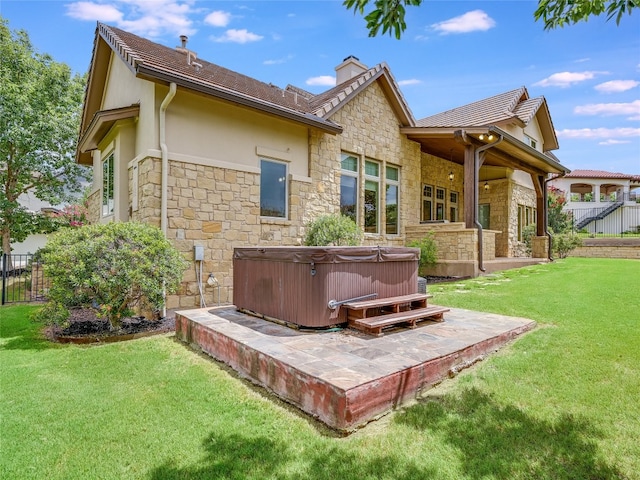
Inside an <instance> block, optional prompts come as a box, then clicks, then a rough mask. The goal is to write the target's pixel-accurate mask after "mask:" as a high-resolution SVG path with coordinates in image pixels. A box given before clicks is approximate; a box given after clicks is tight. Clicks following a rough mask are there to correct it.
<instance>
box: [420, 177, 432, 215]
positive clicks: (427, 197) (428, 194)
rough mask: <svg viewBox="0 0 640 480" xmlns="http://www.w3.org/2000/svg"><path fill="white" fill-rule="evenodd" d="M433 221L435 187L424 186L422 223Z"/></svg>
mask: <svg viewBox="0 0 640 480" xmlns="http://www.w3.org/2000/svg"><path fill="white" fill-rule="evenodd" d="M430 220H433V186H432V185H422V221H423V222H428V221H430Z"/></svg>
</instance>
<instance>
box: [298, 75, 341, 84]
mask: <svg viewBox="0 0 640 480" xmlns="http://www.w3.org/2000/svg"><path fill="white" fill-rule="evenodd" d="M305 83H306V84H307V85H314V86H317V85H321V86H325V87H327V86H328V87H333V86H335V84H336V77H332V76H331V75H321V76H319V77H311V78H308V79H307V81H306V82H305Z"/></svg>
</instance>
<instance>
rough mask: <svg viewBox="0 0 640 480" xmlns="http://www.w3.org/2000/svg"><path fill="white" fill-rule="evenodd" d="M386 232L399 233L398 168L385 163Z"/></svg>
mask: <svg viewBox="0 0 640 480" xmlns="http://www.w3.org/2000/svg"><path fill="white" fill-rule="evenodd" d="M385 190H386V191H385V213H386V234H387V235H398V234H399V233H400V213H399V212H400V169H399V168H398V167H392V166H390V165H387V167H386V169H385Z"/></svg>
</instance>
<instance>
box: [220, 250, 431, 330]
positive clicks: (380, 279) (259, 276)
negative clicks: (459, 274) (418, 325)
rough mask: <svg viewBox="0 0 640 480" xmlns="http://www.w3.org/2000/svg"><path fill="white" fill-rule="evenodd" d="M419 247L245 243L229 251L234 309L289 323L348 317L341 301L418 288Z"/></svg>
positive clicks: (321, 323)
mask: <svg viewBox="0 0 640 480" xmlns="http://www.w3.org/2000/svg"><path fill="white" fill-rule="evenodd" d="M419 254H420V251H419V250H418V249H416V248H405V247H248V248H236V249H234V253H233V303H234V304H235V305H236V307H237V308H238V310H240V311H243V312H246V313H250V314H252V315H256V316H259V317H263V318H266V319H269V320H274V321H279V322H284V323H287V324H290V325H292V326H301V327H307V328H328V327H332V326H335V325H339V324H342V323H345V322H346V321H347V319H346V316H345V313H344V311H343V310H344V309H341V308H340V302H344V301H347V300H351V299H354V298H359V297H365V296H371V297H369V298H386V297H394V296H398V295H407V294H410V293H417V289H418V258H419Z"/></svg>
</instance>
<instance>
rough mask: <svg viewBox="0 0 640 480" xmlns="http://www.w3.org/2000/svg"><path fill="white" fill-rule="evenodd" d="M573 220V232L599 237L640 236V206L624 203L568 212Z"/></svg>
mask: <svg viewBox="0 0 640 480" xmlns="http://www.w3.org/2000/svg"><path fill="white" fill-rule="evenodd" d="M568 212H569V213H571V216H572V219H573V231H574V232H576V233H582V234H586V235H589V236H597V237H625V236H640V204H637V205H625V204H623V203H622V202H615V203H610V204H606V205H604V206H601V207H597V208H575V209H572V210H568Z"/></svg>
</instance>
